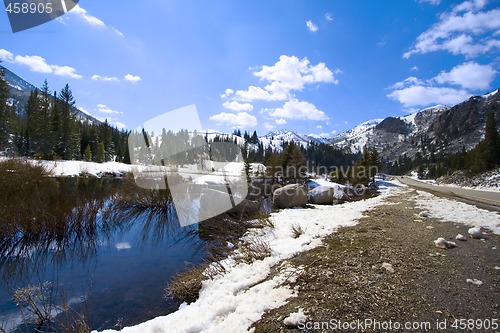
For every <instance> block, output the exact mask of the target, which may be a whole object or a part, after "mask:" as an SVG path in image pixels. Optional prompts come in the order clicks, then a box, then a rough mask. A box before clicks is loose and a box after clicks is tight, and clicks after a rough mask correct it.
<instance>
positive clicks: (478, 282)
mask: <svg viewBox="0 0 500 333" xmlns="http://www.w3.org/2000/svg"><path fill="white" fill-rule="evenodd" d="M465 281H466V282H467V283H472V284H475V285H476V286H480V285H482V284H483V281H481V280H478V279H467V280H465Z"/></svg>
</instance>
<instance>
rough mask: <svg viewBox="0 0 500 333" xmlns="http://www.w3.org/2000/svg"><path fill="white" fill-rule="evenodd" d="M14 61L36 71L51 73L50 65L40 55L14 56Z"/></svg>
mask: <svg viewBox="0 0 500 333" xmlns="http://www.w3.org/2000/svg"><path fill="white" fill-rule="evenodd" d="M14 62H16V63H18V64H20V65H25V66H28V67H29V68H30V70H31V71H33V72H37V73H52V67H51V66H50V65H49V64H47V62H46V61H45V59H44V58H42V57H40V56H28V55H27V56H19V55H18V56H16V57H15V58H14Z"/></svg>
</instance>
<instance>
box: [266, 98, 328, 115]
mask: <svg viewBox="0 0 500 333" xmlns="http://www.w3.org/2000/svg"><path fill="white" fill-rule="evenodd" d="M269 115H270V116H271V117H276V118H284V119H307V120H327V119H328V117H327V116H326V114H325V113H324V112H323V111H320V110H318V109H317V108H316V106H315V105H314V104H312V103H309V102H305V101H299V100H297V99H291V100H289V101H288V102H286V103H285V104H284V105H283V107H281V108H275V109H271V110H270V113H269Z"/></svg>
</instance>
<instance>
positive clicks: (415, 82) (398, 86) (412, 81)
mask: <svg viewBox="0 0 500 333" xmlns="http://www.w3.org/2000/svg"><path fill="white" fill-rule="evenodd" d="M422 84H424V82H423V81H422V80H420V79H419V78H416V77H415V76H410V77H407V78H406V79H404V80H403V81H401V82H397V83H395V84H394V85H392V86H391V87H389V89H401V88H404V87H408V86H411V85H422Z"/></svg>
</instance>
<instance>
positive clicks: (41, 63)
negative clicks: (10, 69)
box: [0, 49, 82, 79]
mask: <svg viewBox="0 0 500 333" xmlns="http://www.w3.org/2000/svg"><path fill="white" fill-rule="evenodd" d="M0 59H3V60H5V61H7V62H10V63H15V64H19V65H23V66H27V67H29V69H30V70H31V71H32V72H37V73H45V74H54V75H57V76H65V77H71V78H73V79H81V78H82V76H81V75H79V74H77V73H76V69H74V68H73V67H70V66H59V65H50V64H48V63H47V61H46V60H45V58H43V57H41V56H37V55H34V56H31V55H25V56H20V55H16V56H14V55H13V54H12V53H11V52H9V51H7V50H4V49H1V50H0Z"/></svg>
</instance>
